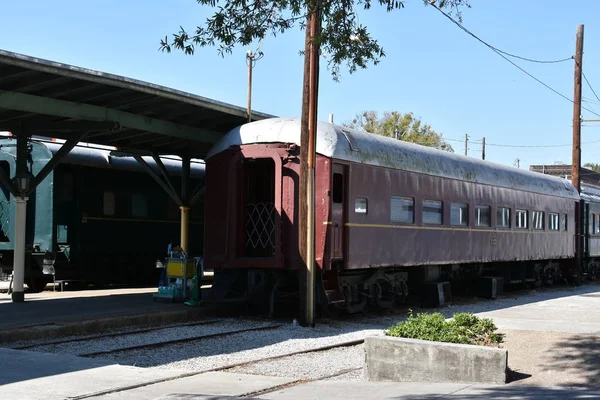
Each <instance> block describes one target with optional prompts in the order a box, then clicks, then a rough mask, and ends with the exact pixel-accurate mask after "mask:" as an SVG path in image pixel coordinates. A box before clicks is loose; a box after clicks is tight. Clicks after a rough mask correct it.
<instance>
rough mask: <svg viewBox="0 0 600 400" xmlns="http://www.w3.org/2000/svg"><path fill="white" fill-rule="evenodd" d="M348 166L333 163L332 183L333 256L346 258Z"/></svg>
mask: <svg viewBox="0 0 600 400" xmlns="http://www.w3.org/2000/svg"><path fill="white" fill-rule="evenodd" d="M346 175H347V173H346V166H344V165H340V164H333V177H332V181H331V182H332V183H331V239H332V240H331V258H332V259H337V260H340V259H341V260H344V259H345V258H346V251H345V242H346V240H345V234H344V232H345V229H344V226H345V223H346V213H345V208H346V207H345V204H346V201H347V199H346V197H347V192H348V191H347V190H346V186H347V185H346Z"/></svg>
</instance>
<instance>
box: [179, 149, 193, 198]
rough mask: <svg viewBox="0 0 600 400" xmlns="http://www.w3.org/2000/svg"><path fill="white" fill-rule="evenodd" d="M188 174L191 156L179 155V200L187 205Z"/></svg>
mask: <svg viewBox="0 0 600 400" xmlns="http://www.w3.org/2000/svg"><path fill="white" fill-rule="evenodd" d="M190 176H191V158H190V156H189V155H183V156H181V200H183V204H184V205H186V206H188V205H189V201H190V197H191V196H190Z"/></svg>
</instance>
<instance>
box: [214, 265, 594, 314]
mask: <svg viewBox="0 0 600 400" xmlns="http://www.w3.org/2000/svg"><path fill="white" fill-rule="evenodd" d="M340 266H341V265H336V264H334V265H332V268H331V269H330V270H328V271H325V272H324V273H320V274H318V276H317V284H316V302H317V307H318V309H317V311H318V312H320V313H321V315H327V316H337V315H340V314H355V313H361V312H363V313H364V312H367V311H368V310H370V309H372V308H378V309H389V308H393V307H395V306H397V305H398V304H402V303H411V304H412V303H416V304H418V305H420V306H423V307H428V306H429V307H436V306H440V305H443V304H446V303H449V302H451V301H452V294H453V293H454V294H460V295H472V296H480V297H487V298H492V299H493V298H495V297H496V294H500V293H502V291H503V290H505V289H506V290H511V289H516V288H523V287H531V288H536V287H544V286H551V285H554V284H557V283H562V282H566V283H572V284H579V283H580V282H581V281H582V280H594V279H596V276H597V273H598V271H600V260H597V259H589V260H583V262H582V274H581V275H582V276H581V279H578V275H577V273H576V271H577V269H576V268H575V267H574V266H575V263H574V260H570V259H564V260H542V261H529V262H526V261H522V262H510V263H507V262H505V263H473V264H452V265H429V266H412V267H399V266H386V267H375V268H370V269H359V270H343V269H341V268H340ZM492 278H494V279H493V282H494V285H496V284H497V285H499V286H500V287H497V288H496V287H495V286H494V289H493V290H492V289H491V286H490V285H488V284H487V283H486V282H488V281H489V279H492ZM303 281H304V274H300V273H298V272H297V271H281V270H277V271H276V270H272V269H241V268H240V269H224V270H215V277H214V281H213V288H212V291H211V299H210V300H212V301H215V302H217V303H218V302H229V301H240V302H243V303H244V304H245V305H246V306H247V307H248V309H249V310H251V311H252V312H258V313H268V314H269V315H270V316H273V315H274V314H281V313H285V311H284V310H292V311H294V310H297V309H298V305H299V301H300V299H301V293H303V287H304V286H303V284H302V283H303ZM496 282H497V283H496ZM206 300H209V299H206ZM210 300H209V301H210Z"/></svg>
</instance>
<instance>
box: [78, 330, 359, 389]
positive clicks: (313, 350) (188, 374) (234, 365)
mask: <svg viewBox="0 0 600 400" xmlns="http://www.w3.org/2000/svg"><path fill="white" fill-rule="evenodd" d="M277 327H279V326H277ZM263 328H266V327H263ZM270 328H274V327H270ZM251 329H253V330H257V329H260V328H251ZM244 331H247V330H244ZM238 332H241V331H237V332H234V331H232V332H231V334H234V333H238ZM188 340H189V339H188ZM362 343H364V339H356V340H350V341H345V342H340V343H335V344H330V345H326V346H318V347H313V348H310V349H304V350H298V351H293V352H289V353H285V354H279V355H275V356H269V357H261V358H257V359H254V360H248V361H243V362H238V363H232V364H227V365H222V366H219V367H214V368H209V369H205V370H202V371H193V372H186V373H183V374H179V375H176V376H172V377H168V378H161V379H155V380H152V381H147V382H143V383H139V384H136V385H129V386H123V387H119V388H113V389H109V390H103V391H98V392H94V393H89V394H85V395H81V396H75V397H69V400H83V399H88V398H92V397H97V396H105V395H108V394H112V393H118V392H125V391H127V390H133V389H137V388H140V387H144V386H150V385H156V384H159V383H163V382H168V381H175V380H178V379H183V378H188V377H191V376H197V375H201V374H205V373H208V372H217V371H226V370H229V369H233V368H238V367H244V366H248V365H252V364H256V363H260V362H265V361H272V360H277V359H282V358H285V357H291V356H295V355H299V354H309V353H316V352H320V351H327V350H331V349H335V348H340V347H350V346H357V345H360V344H362ZM359 369H360V368H349V369H343V370H340V371H337V372H335V373H333V374H328V375H326V376H320V377H318V378H311V379H298V380H295V381H292V382H290V383H287V384H285V385H278V386H272V387H269V388H265V389H263V390H261V391H257V392H252V393H245V394H243V395H241V396H239V397H251V396H256V395H259V394H263V393H269V392H274V391H276V390H280V389H282V388H285V387H290V386H296V385H300V384H302V383H306V382H314V381H319V380H324V379H328V378H332V377H335V376H339V375H343V374H346V373H349V372H353V371H356V370H359Z"/></svg>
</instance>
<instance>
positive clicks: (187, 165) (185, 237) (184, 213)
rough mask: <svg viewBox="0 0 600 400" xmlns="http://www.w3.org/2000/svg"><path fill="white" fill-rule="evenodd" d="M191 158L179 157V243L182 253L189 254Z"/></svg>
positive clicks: (186, 156)
mask: <svg viewBox="0 0 600 400" xmlns="http://www.w3.org/2000/svg"><path fill="white" fill-rule="evenodd" d="M190 169H191V158H190V156H188V155H184V156H182V157H181V200H182V202H183V204H182V205H181V207H179V209H180V210H181V243H180V246H181V248H182V249H183V251H185V252H186V254H187V253H189V250H190V248H189V244H190V240H189V229H190V210H191V207H190V175H191V172H190Z"/></svg>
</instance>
